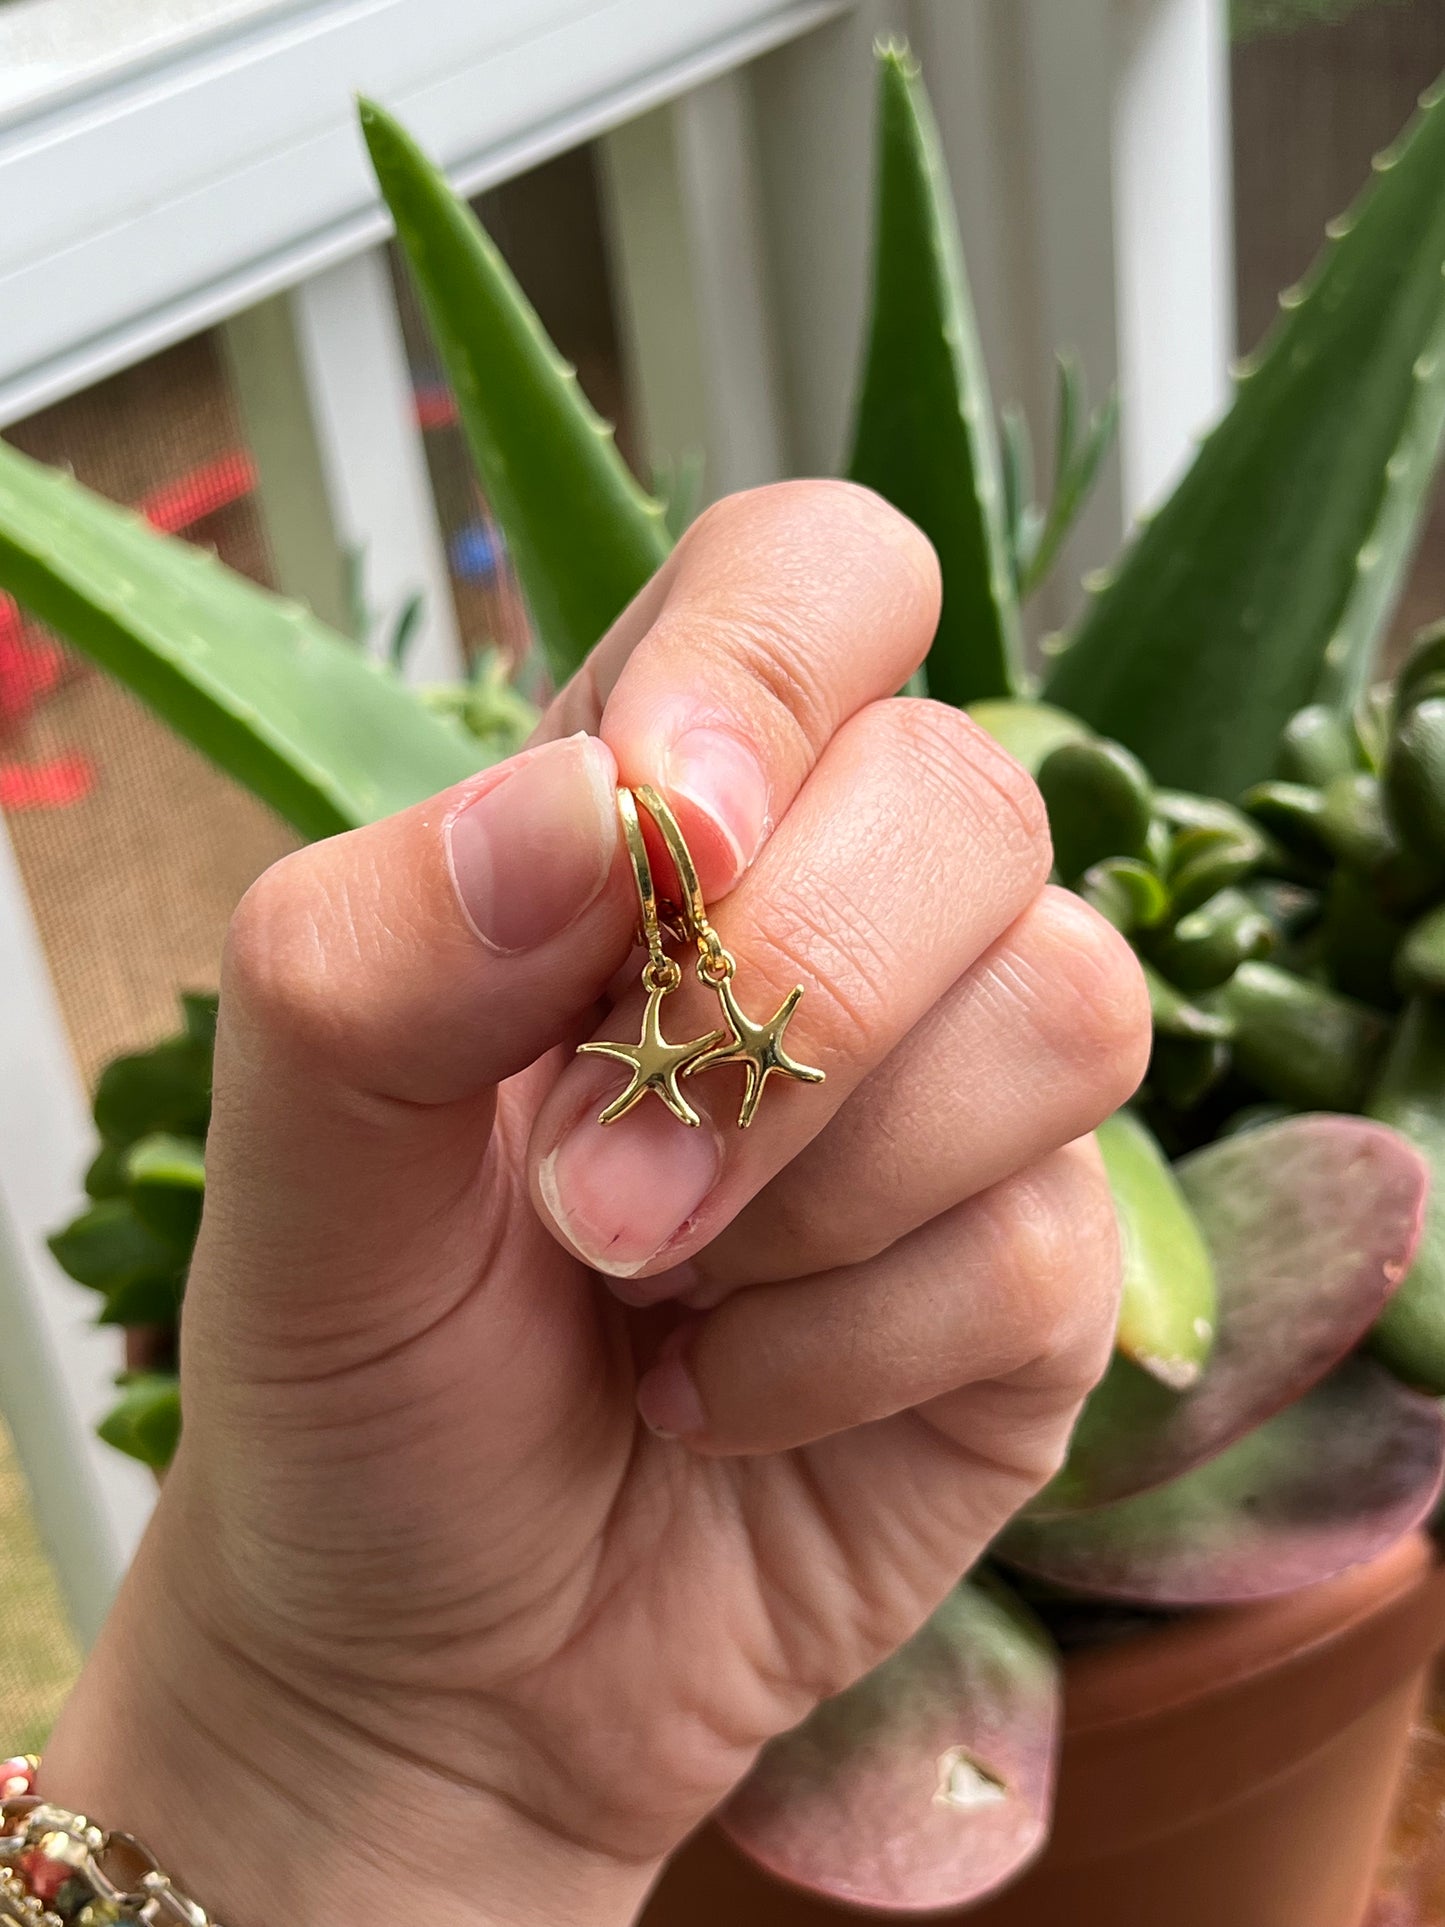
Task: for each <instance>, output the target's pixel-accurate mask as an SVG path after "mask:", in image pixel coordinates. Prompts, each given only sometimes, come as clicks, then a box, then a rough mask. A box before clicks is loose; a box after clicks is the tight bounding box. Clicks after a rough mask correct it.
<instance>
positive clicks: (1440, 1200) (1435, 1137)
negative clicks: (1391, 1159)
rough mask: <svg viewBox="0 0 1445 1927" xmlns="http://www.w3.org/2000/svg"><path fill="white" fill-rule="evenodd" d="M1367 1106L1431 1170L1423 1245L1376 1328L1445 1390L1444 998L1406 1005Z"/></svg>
mask: <svg viewBox="0 0 1445 1927" xmlns="http://www.w3.org/2000/svg"><path fill="white" fill-rule="evenodd" d="M1367 1108H1368V1110H1369V1113H1370V1115H1371V1117H1377V1118H1379V1119H1380V1120H1381V1121H1382V1122H1383V1123H1385V1124H1389V1125H1391V1126H1393V1128H1394V1129H1395V1130H1397V1131H1399V1132H1400V1133H1401V1134H1402V1135H1403V1136H1404V1137H1406V1138H1408V1139H1409V1141H1410V1143H1411V1144H1413V1145H1414V1146H1415V1148H1416V1149H1417V1150H1418V1151H1419V1152H1420V1154H1421V1155H1422V1156H1423V1157H1424V1159H1425V1161H1426V1163H1427V1164H1428V1165H1429V1167H1430V1172H1431V1184H1430V1197H1429V1202H1428V1204H1427V1205H1426V1208H1425V1228H1424V1231H1423V1232H1422V1234H1421V1238H1420V1244H1419V1249H1418V1250H1417V1251H1416V1253H1415V1258H1414V1262H1413V1263H1412V1264H1411V1266H1410V1268H1409V1270H1408V1271H1407V1272H1406V1274H1405V1281H1404V1283H1403V1284H1402V1285H1401V1286H1400V1289H1399V1290H1398V1291H1397V1292H1396V1293H1395V1295H1394V1297H1393V1298H1392V1299H1391V1301H1390V1303H1389V1305H1388V1306H1387V1308H1386V1310H1385V1314H1384V1317H1383V1318H1382V1319H1381V1320H1380V1323H1379V1324H1378V1325H1377V1326H1376V1328H1375V1336H1374V1345H1375V1349H1376V1351H1377V1352H1378V1353H1379V1355H1380V1356H1381V1358H1383V1359H1384V1360H1385V1362H1386V1363H1387V1364H1388V1365H1390V1366H1391V1367H1392V1368H1393V1369H1394V1370H1395V1371H1397V1372H1398V1373H1399V1374H1400V1376H1401V1377H1402V1378H1404V1379H1406V1380H1408V1381H1409V1382H1410V1383H1411V1384H1412V1385H1419V1386H1422V1387H1424V1388H1425V1389H1427V1390H1429V1391H1432V1392H1436V1393H1440V1394H1445V1004H1442V1003H1440V1002H1437V1001H1436V999H1435V998H1433V997H1420V998H1417V999H1416V1000H1415V1001H1414V1002H1412V1003H1411V1004H1409V1005H1408V1006H1407V1008H1406V1010H1405V1012H1404V1014H1403V1015H1402V1017H1401V1018H1400V1021H1399V1023H1398V1024H1397V1026H1396V1028H1395V1034H1394V1037H1393V1038H1392V1040H1391V1044H1390V1049H1389V1052H1388V1054H1387V1056H1386V1058H1385V1062H1384V1065H1383V1066H1382V1068H1381V1071H1380V1079H1379V1082H1378V1083H1377V1084H1376V1086H1375V1089H1374V1090H1373V1091H1372V1093H1371V1095H1370V1101H1369V1104H1368V1106H1367Z"/></svg>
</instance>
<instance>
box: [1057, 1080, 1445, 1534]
mask: <svg viewBox="0 0 1445 1927" xmlns="http://www.w3.org/2000/svg"><path fill="white" fill-rule="evenodd" d="M1100 1137H1101V1143H1103V1144H1104V1149H1105V1158H1106V1162H1108V1163H1109V1168H1110V1176H1111V1179H1112V1178H1113V1177H1114V1163H1113V1161H1112V1160H1111V1159H1110V1157H1109V1148H1110V1147H1109V1145H1108V1144H1107V1142H1105V1140H1104V1134H1103V1133H1101V1134H1100ZM1173 1177H1174V1179H1175V1180H1176V1181H1177V1184H1178V1189H1179V1193H1180V1195H1181V1199H1182V1208H1183V1210H1184V1211H1185V1212H1186V1213H1187V1222H1188V1224H1189V1226H1190V1237H1191V1239H1192V1240H1195V1241H1197V1240H1199V1239H1200V1238H1201V1236H1202V1241H1203V1244H1204V1246H1205V1248H1206V1253H1207V1257H1206V1262H1207V1263H1208V1264H1209V1265H1210V1275H1211V1283H1213V1282H1214V1281H1216V1280H1217V1284H1218V1311H1217V1326H1218V1335H1217V1338H1216V1340H1215V1346H1214V1352H1213V1356H1212V1357H1211V1358H1210V1360H1209V1363H1208V1367H1207V1369H1206V1370H1204V1371H1203V1373H1199V1372H1197V1371H1196V1373H1195V1375H1194V1380H1193V1382H1192V1383H1190V1384H1184V1385H1181V1386H1177V1387H1176V1389H1175V1390H1173V1391H1170V1390H1166V1389H1165V1387H1166V1386H1167V1385H1168V1379H1167V1378H1166V1377H1165V1376H1164V1374H1162V1373H1161V1374H1158V1375H1157V1377H1158V1378H1159V1379H1160V1380H1162V1381H1163V1382H1162V1383H1156V1382H1154V1381H1153V1380H1151V1379H1149V1378H1147V1377H1146V1376H1145V1375H1144V1373H1143V1372H1141V1371H1140V1370H1139V1369H1138V1368H1137V1366H1136V1365H1134V1364H1131V1363H1130V1362H1129V1360H1128V1359H1120V1360H1116V1361H1115V1363H1114V1364H1113V1365H1112V1366H1111V1367H1110V1369H1109V1372H1108V1373H1107V1375H1106V1376H1105V1378H1104V1379H1103V1381H1102V1383H1101V1384H1100V1385H1099V1386H1098V1387H1097V1388H1096V1390H1095V1391H1094V1392H1093V1393H1092V1394H1091V1396H1090V1398H1089V1400H1088V1403H1087V1404H1086V1405H1085V1408H1084V1413H1083V1417H1082V1418H1081V1419H1080V1421H1079V1425H1078V1428H1077V1430H1076V1431H1075V1433H1074V1438H1073V1443H1072V1445H1071V1447H1070V1450H1069V1457H1068V1461H1067V1463H1066V1464H1065V1466H1064V1468H1063V1470H1062V1471H1061V1472H1060V1473H1058V1474H1057V1476H1056V1477H1055V1478H1054V1479H1053V1480H1052V1482H1051V1483H1050V1484H1049V1485H1048V1486H1047V1487H1046V1488H1045V1490H1044V1492H1043V1493H1042V1494H1041V1495H1040V1497H1039V1498H1038V1499H1037V1500H1035V1501H1034V1503H1033V1505H1032V1506H1031V1507H1030V1516H1031V1517H1035V1518H1041V1519H1044V1518H1056V1517H1059V1516H1061V1515H1063V1514H1067V1513H1072V1512H1078V1511H1087V1510H1090V1509H1092V1508H1094V1507H1098V1506H1104V1505H1112V1504H1114V1503H1116V1502H1118V1501H1119V1500H1122V1499H1126V1498H1129V1497H1132V1496H1133V1495H1134V1494H1136V1493H1139V1492H1146V1491H1149V1490H1151V1489H1152V1488H1154V1487H1155V1486H1159V1485H1163V1484H1166V1483H1167V1482H1168V1481H1170V1480H1171V1479H1175V1478H1178V1477H1180V1476H1182V1475H1183V1474H1184V1473H1187V1472H1189V1471H1191V1470H1193V1468H1194V1467H1196V1466H1198V1465H1202V1464H1205V1463H1206V1462H1207V1461H1208V1460H1209V1459H1211V1458H1213V1457H1215V1456H1217V1455H1218V1454H1219V1453H1220V1452H1222V1451H1225V1450H1226V1449H1228V1448H1229V1447H1230V1446H1231V1445H1232V1444H1233V1443H1234V1442H1235V1441H1236V1440H1237V1439H1239V1438H1241V1437H1243V1436H1244V1434H1246V1433H1247V1432H1249V1431H1251V1430H1253V1428H1254V1427H1256V1426H1258V1425H1260V1424H1262V1423H1264V1422H1265V1421H1266V1420H1267V1419H1269V1418H1271V1417H1272V1416H1273V1414H1274V1413H1276V1412H1278V1411H1279V1410H1281V1409H1282V1408H1283V1407H1284V1406H1285V1405H1286V1404H1288V1403H1289V1401H1290V1400H1292V1399H1295V1398H1298V1397H1300V1396H1301V1395H1302V1394H1303V1393H1305V1392H1307V1391H1308V1390H1309V1389H1310V1387H1311V1386H1313V1385H1316V1384H1318V1383H1319V1381H1320V1380H1321V1379H1322V1378H1323V1377H1324V1376H1325V1375H1326V1374H1327V1373H1328V1372H1330V1371H1332V1370H1333V1369H1334V1367H1335V1366H1336V1365H1338V1364H1339V1362H1340V1360H1341V1359H1343V1358H1344V1357H1345V1356H1346V1354H1347V1353H1348V1352H1349V1351H1351V1349H1352V1348H1353V1347H1354V1346H1355V1345H1357V1344H1358V1343H1359V1341H1360V1340H1361V1338H1363V1337H1364V1335H1365V1334H1366V1333H1367V1332H1368V1331H1369V1330H1370V1327H1371V1326H1372V1325H1373V1324H1374V1323H1375V1321H1376V1319H1377V1318H1378V1317H1379V1315H1380V1312H1381V1310H1382V1308H1383V1307H1384V1306H1385V1305H1386V1304H1387V1303H1388V1302H1389V1299H1390V1294H1391V1293H1392V1292H1393V1291H1394V1290H1395V1289H1396V1288H1397V1286H1398V1285H1399V1283H1400V1280H1401V1278H1402V1277H1403V1276H1404V1275H1405V1272H1406V1269H1407V1267H1408V1266H1409V1264H1410V1260H1411V1257H1412V1254H1413V1253H1414V1251H1415V1249H1416V1244H1417V1241H1418V1239H1419V1237H1420V1228H1421V1223H1422V1219H1423V1214H1424V1210H1425V1194H1426V1189H1427V1186H1428V1173H1427V1170H1426V1167H1425V1162H1424V1160H1423V1158H1422V1157H1421V1156H1420V1154H1419V1153H1418V1151H1416V1150H1413V1149H1412V1148H1411V1146H1410V1145H1409V1144H1407V1143H1406V1142H1405V1141H1404V1139H1403V1138H1401V1137H1399V1136H1397V1135H1396V1133H1395V1132H1393V1131H1388V1130H1382V1129H1381V1128H1380V1127H1379V1125H1377V1124H1372V1123H1369V1122H1367V1121H1366V1120H1365V1119H1363V1118H1356V1117H1296V1118H1289V1119H1287V1120H1285V1121H1284V1122H1282V1123H1274V1124H1265V1125H1260V1126H1258V1127H1256V1128H1254V1129H1251V1130H1248V1131H1244V1132H1241V1133H1240V1134H1239V1135H1236V1136H1231V1137H1227V1138H1223V1139H1220V1140H1219V1141H1217V1142H1216V1143H1214V1144H1211V1145H1209V1146H1208V1147H1207V1148H1206V1149H1204V1150H1202V1151H1196V1152H1194V1153H1193V1154H1192V1155H1191V1156H1189V1157H1186V1158H1184V1159H1182V1160H1181V1161H1180V1162H1179V1163H1178V1164H1177V1165H1175V1166H1174V1167H1173ZM1115 1197H1116V1200H1117V1199H1118V1197H1119V1186H1118V1184H1117V1183H1115ZM1123 1215H1124V1214H1123V1212H1122V1210H1121V1218H1122V1217H1123ZM1165 1228H1166V1227H1164V1226H1161V1230H1163V1229H1165ZM1130 1244H1131V1240H1130V1237H1129V1234H1128V1230H1127V1220H1126V1233H1125V1253H1126V1256H1125V1264H1126V1276H1127V1270H1128V1265H1129V1262H1130ZM1182 1249H1183V1250H1184V1252H1185V1255H1186V1258H1187V1259H1188V1260H1189V1262H1191V1264H1192V1262H1193V1259H1192V1254H1191V1252H1190V1246H1189V1243H1187V1242H1186V1243H1184V1244H1183V1246H1182ZM1170 1255H1171V1254H1170V1246H1169V1241H1168V1239H1167V1237H1161V1239H1160V1240H1159V1245H1158V1251H1157V1257H1158V1260H1159V1262H1160V1264H1161V1265H1164V1266H1167V1264H1168V1263H1169V1261H1170ZM1124 1349H1126V1350H1127V1349H1129V1348H1128V1347H1124Z"/></svg>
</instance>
